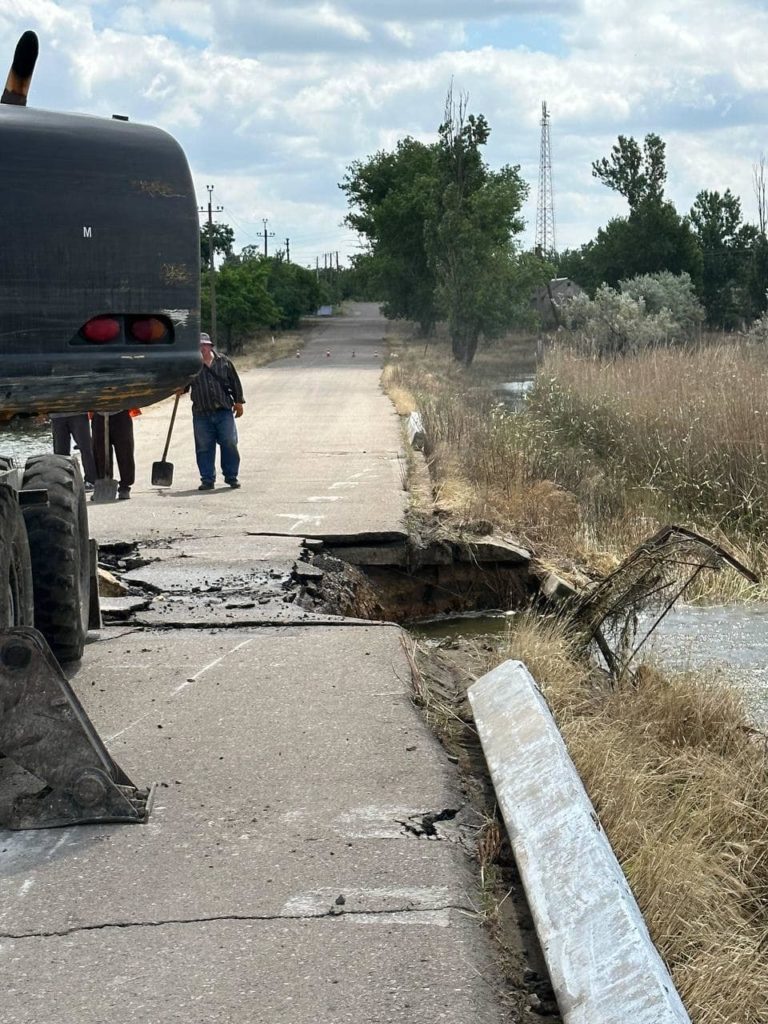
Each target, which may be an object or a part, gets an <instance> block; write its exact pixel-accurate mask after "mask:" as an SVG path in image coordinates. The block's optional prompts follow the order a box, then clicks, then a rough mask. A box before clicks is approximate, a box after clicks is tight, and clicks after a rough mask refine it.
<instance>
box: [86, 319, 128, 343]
mask: <svg viewBox="0 0 768 1024" xmlns="http://www.w3.org/2000/svg"><path fill="white" fill-rule="evenodd" d="M80 333H81V334H82V336H83V337H84V338H85V339H87V340H88V341H96V342H105V341H114V340H115V338H119V337H120V322H119V321H118V320H115V319H114V317H111V316H95V317H94V318H93V320H89V321H88V323H87V324H83V326H82V327H81V328H80Z"/></svg>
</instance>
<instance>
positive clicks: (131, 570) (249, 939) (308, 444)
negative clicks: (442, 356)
mask: <svg viewBox="0 0 768 1024" xmlns="http://www.w3.org/2000/svg"><path fill="white" fill-rule="evenodd" d="M384 330H385V325H384V322H383V321H382V320H381V319H380V318H379V317H378V315H377V313H376V311H375V310H374V309H373V308H371V307H358V308H357V309H353V311H352V314H351V315H349V316H346V317H344V318H341V319H338V320H334V321H333V322H330V323H323V324H320V325H318V326H317V328H316V330H315V333H313V335H312V338H311V339H310V342H309V344H308V345H307V347H306V348H305V349H304V350H303V353H302V358H301V359H298V360H292V361H286V362H285V363H282V364H275V365H273V366H270V367H267V368H265V369H262V370H254V371H248V372H245V373H244V374H243V382H244V386H245V393H246V399H247V405H246V415H245V416H244V417H243V419H242V420H239V421H238V429H239V430H240V447H241V451H242V455H243V466H242V473H241V480H242V483H243V486H242V488H241V489H240V490H238V491H234V492H232V491H230V490H229V488H223V487H219V488H217V489H216V490H215V491H213V492H207V493H204V494H200V493H198V492H197V489H196V488H197V483H198V476H197V472H196V467H195V463H194V446H193V440H192V432H191V422H190V416H189V408H188V406H187V407H186V408H185V407H184V406H183V405H182V407H180V411H179V416H178V418H177V433H176V434H175V436H174V440H173V445H172V449H171V451H170V453H169V458H170V459H171V460H172V461H173V463H174V465H175V486H174V488H172V489H169V490H158V489H155V488H152V487H151V486H150V485H149V480H150V471H151V463H152V461H153V460H155V459H156V458H157V457H158V456H159V453H160V452H161V451H162V448H163V441H164V437H165V432H166V431H167V426H168V420H169V416H170V406H171V403H162V404H161V405H159V406H156V407H153V408H151V409H148V410H145V412H144V415H143V416H141V417H140V418H139V419H138V421H137V422H136V439H137V463H138V466H137V469H138V481H139V482H138V483H137V486H136V487H135V488H134V490H133V492H132V498H131V500H130V501H128V502H120V503H119V505H118V504H115V505H98V506H94V507H92V508H89V518H90V520H91V531H92V534H93V535H94V536H96V538H97V539H98V541H99V543H100V545H101V547H102V551H103V553H104V556H105V558H106V564H107V565H108V567H109V568H110V569H111V570H113V571H114V572H115V573H116V575H118V576H119V577H121V578H122V579H123V581H124V582H125V583H126V585H127V586H128V587H129V590H130V594H129V595H127V596H129V597H131V598H135V599H136V600H139V601H140V602H141V603H142V605H143V606H142V607H139V608H135V609H134V610H133V611H131V612H130V613H129V617H128V618H125V619H123V620H119V621H117V620H116V621H115V623H114V624H113V625H108V626H107V627H106V628H104V629H103V630H102V631H101V632H100V633H99V634H93V635H92V637H91V642H90V643H89V644H88V645H87V647H86V652H85V656H84V658H83V660H82V662H81V663H80V664H79V665H75V666H73V667H72V668H71V669H70V671H69V672H68V676H69V678H70V679H71V682H72V686H73V688H74V689H75V691H76V693H77V695H78V696H79V698H80V700H81V701H82V703H83V705H84V706H85V708H86V711H87V712H88V714H89V716H90V717H91V719H92V721H93V723H94V725H95V727H96V729H97V730H98V731H99V733H100V735H101V736H102V738H103V739H104V741H105V743H106V745H107V747H108V748H109V750H110V753H111V754H112V755H113V756H114V758H115V759H116V761H117V762H118V763H119V764H120V765H121V767H122V768H123V769H124V771H125V772H126V773H127V774H128V775H129V776H130V777H131V778H132V779H133V780H134V781H135V782H136V784H137V785H142V786H143V785H147V784H149V783H152V782H154V783H156V784H157V789H156V795H155V804H154V808H153V811H152V814H151V816H150V818H149V820H148V822H147V823H146V824H145V825H123V826H115V825H93V826H81V827H78V828H65V829H52V830H47V831H45V830H44V831H39V832H20V833H9V832H3V833H2V834H0V970H2V972H3V979H4V994H3V1012H2V1017H3V1021H4V1022H7V1024H32V1022H35V1024H37V1022H39V1021H44V1020H54V1019H55V1021H56V1024H102V1022H103V1021H107V1020H108V1021H110V1024H135V1022H136V1021H142V1022H147V1024H150V1022H151V1024H156V1022H157V1024H159V1022H162V1024H166V1022H179V1024H182V1022H183V1024H190V1022H198V1021H199V1022H203V1021H205V1022H206V1024H224V1022H226V1024H230V1022H231V1021H233V1020H247V1021H251V1022H254V1024H345V1022H353V1021H354V1022H355V1024H359V1022H361V1021H365V1022H370V1024H384V1022H397V1024H410V1022H413V1024H417V1022H418V1024H423V1022H424V1021H425V1020H429V1021H432V1020H434V1021H441V1022H449V1024H465V1022H466V1024H470V1022H471V1024H501V1022H511V1021H531V1020H541V1017H540V1016H530V1014H529V1011H528V1009H527V1008H526V1004H525V1002H524V999H523V996H520V998H518V995H517V994H516V992H515V991H511V989H510V984H509V982H508V979H507V977H505V972H504V970H503V969H502V967H501V966H500V964H499V960H498V950H497V948H496V947H495V945H494V944H493V942H492V941H491V938H490V935H489V932H488V929H487V928H486V926H485V918H484V912H483V904H482V892H481V890H480V886H479V879H478V871H477V864H476V862H475V860H474V859H473V854H472V852H471V851H472V849H473V844H474V837H475V835H476V833H477V832H478V830H479V829H481V828H482V827H483V824H484V822H483V821H482V820H480V819H479V817H478V815H477V813H476V812H475V811H474V810H473V807H472V804H471V801H470V800H469V799H468V794H467V793H466V792H465V791H464V789H463V788H462V783H461V779H460V778H459V777H458V775H457V773H456V769H455V765H454V764H453V763H452V762H451V761H450V760H449V758H448V756H447V754H446V752H445V751H444V749H443V748H442V747H441V745H440V744H439V742H438V741H437V739H436V738H435V737H434V735H433V734H432V732H431V731H430V730H429V729H428V727H427V726H426V724H425V722H424V720H423V718H422V717H421V715H420V713H419V712H418V711H417V709H416V708H415V707H414V705H413V702H412V699H411V696H412V691H411V665H410V662H409V658H408V656H407V650H406V648H405V646H404V642H403V641H404V639H405V634H404V633H403V631H402V630H401V629H400V628H399V627H397V626H395V625H392V624H388V623H376V622H371V621H364V620H360V619H358V620H353V621H350V620H349V619H345V618H342V617H340V616H334V615H328V614H325V613H323V612H321V611H318V610H317V609H315V610H312V609H310V608H305V607H302V606H301V605H300V604H299V603H298V602H299V598H298V594H299V592H300V590H301V587H302V586H303V587H304V588H305V589H306V588H307V587H308V586H311V584H312V581H311V579H310V580H307V579H304V580H303V581H301V580H300V579H299V578H298V577H297V574H296V566H299V570H300V571H299V574H298V576H300V575H301V567H302V566H303V565H306V564H307V563H306V562H305V560H304V558H303V557H302V551H303V541H304V538H305V537H317V536H322V535H329V536H353V535H360V536H361V537H362V536H368V537H370V536H371V535H375V534H376V533H377V532H381V533H385V534H387V535H390V536H393V535H394V536H397V535H398V534H402V517H403V512H404V509H405V498H406V496H405V495H404V493H403V491H402V482H401V476H400V471H399V465H398V462H399V452H400V444H401V437H400V429H399V421H398V419H397V416H396V415H395V413H394V411H393V409H392V406H391V404H390V403H389V401H388V400H387V398H386V397H385V396H384V395H383V394H382V392H381V390H380V387H379V373H380V355H379V354H380V352H381V350H382V338H383V334H384ZM353 350H354V351H355V353H356V354H355V358H354V359H353V358H352V355H351V353H352V351H353ZM326 352H331V356H330V357H328V356H326V354H325V353H326ZM115 545H117V546H115ZM311 575H312V574H311V573H310V576H311ZM454 812H455V813H454ZM432 830H434V835H433V834H432ZM508 902H510V903H511V901H508ZM512 988H513V989H516V983H515V985H513V986H512ZM520 990H521V991H522V992H524V988H523V986H522V979H521V980H520Z"/></svg>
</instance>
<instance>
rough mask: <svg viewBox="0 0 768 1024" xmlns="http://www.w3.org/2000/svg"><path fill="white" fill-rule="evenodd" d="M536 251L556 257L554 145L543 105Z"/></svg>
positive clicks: (547, 112)
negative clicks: (553, 187)
mask: <svg viewBox="0 0 768 1024" xmlns="http://www.w3.org/2000/svg"><path fill="white" fill-rule="evenodd" d="M536 251H537V252H540V253H541V254H542V256H547V255H554V254H555V253H556V252H557V247H556V244H555V198H554V193H553V190H552V143H551V140H550V136H549V111H548V110H547V104H546V101H544V102H543V103H542V104H541V153H540V156H539V199H538V203H537V205H536Z"/></svg>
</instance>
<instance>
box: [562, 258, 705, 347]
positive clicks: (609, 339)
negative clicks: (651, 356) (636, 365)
mask: <svg viewBox="0 0 768 1024" xmlns="http://www.w3.org/2000/svg"><path fill="white" fill-rule="evenodd" d="M620 288H621V291H619V292H617V291H614V290H613V288H610V287H609V286H608V285H606V284H604V285H601V286H600V287H599V288H598V289H597V292H596V293H595V297H594V299H590V298H589V296H588V295H577V296H576V297H575V298H574V299H572V301H571V302H570V303H569V305H568V307H567V309H566V310H565V314H564V315H565V320H566V324H567V326H568V327H570V328H571V329H572V330H573V331H574V335H573V337H572V339H571V340H572V342H573V344H574V347H575V348H576V349H577V350H579V351H581V352H584V353H588V354H592V355H597V356H613V355H626V354H628V353H632V352H638V351H640V350H642V349H646V348H652V347H656V346H664V345H674V344H678V343H680V342H683V341H687V340H688V339H689V338H691V337H692V336H693V335H694V334H695V333H696V332H697V331H698V330H699V328H700V326H701V322H702V320H703V318H704V310H703V308H702V306H701V304H700V303H699V300H698V299H697V298H696V296H695V295H694V294H693V286H692V283H691V279H690V277H689V276H688V274H680V275H675V274H670V273H668V272H666V271H664V272H662V273H659V274H643V275H641V276H639V277H634V278H630V279H629V280H627V281H621V282H620Z"/></svg>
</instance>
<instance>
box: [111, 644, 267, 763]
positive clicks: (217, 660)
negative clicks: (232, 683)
mask: <svg viewBox="0 0 768 1024" xmlns="http://www.w3.org/2000/svg"><path fill="white" fill-rule="evenodd" d="M252 642H253V641H252V640H243V641H242V642H241V643H239V644H235V646H234V647H233V648H232V649H231V650H230V651H226V652H225V653H224V654H222V655H221V656H220V657H218V658H214V660H213V661H211V662H209V663H208V664H207V665H204V666H203V667H202V668H201V669H200V671H199V672H196V673H195V674H194V675H193V676H190V677H189V678H188V679H185V680H184V682H183V683H181V684H180V685H179V686H177V687H176V688H175V689H174V690H171V693H170V697H177V696H178V695H179V694H180V693H181V692H182V691H183V690H186V688H187V687H188V686H191V685H192V683H196V682H197V680H198V679H199V678H200V676H202V675H203V674H204V673H205V672H207V671H208V670H209V669H212V668H214V667H215V666H216V665H219V664H220V663H221V662H222V661H224V659H225V658H228V657H229V655H230V654H234V653H235V651H239V650H240V648H241V647H246V646H247V645H248V644H250V643H252ZM155 710H156V709H154V708H153V709H152V710H151V711H146V712H145V713H144V714H143V715H139V717H138V718H136V719H134V720H133V721H132V722H129V723H128V725H126V726H125V728H124V729H121V730H120V731H119V732H115V733H112V735H111V736H107V737H106V742H107V743H111V742H112V741H113V740H116V739H117V738H118V736H122V735H123V733H126V732H128V731H129V730H130V729H133V727H134V726H136V725H138V724H139V723H140V722H143V721H144V719H145V718H148V717H149V716H150V715H152V714H155Z"/></svg>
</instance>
